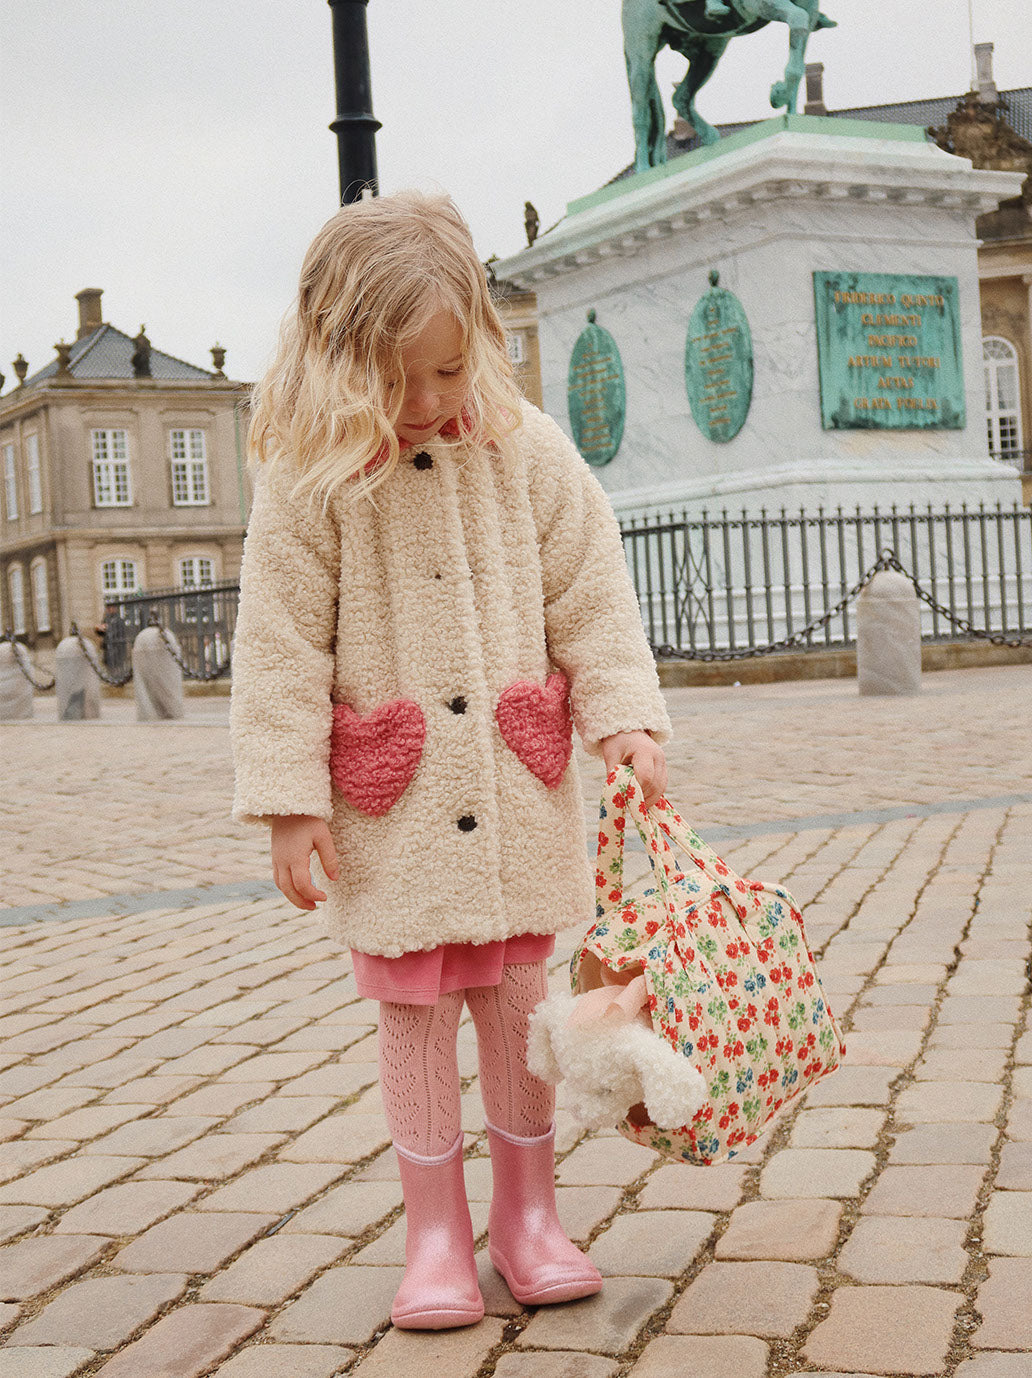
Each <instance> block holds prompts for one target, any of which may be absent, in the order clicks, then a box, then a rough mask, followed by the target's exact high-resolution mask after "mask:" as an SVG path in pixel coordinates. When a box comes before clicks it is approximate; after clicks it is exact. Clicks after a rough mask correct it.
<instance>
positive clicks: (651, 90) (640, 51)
mask: <svg viewBox="0 0 1032 1378" xmlns="http://www.w3.org/2000/svg"><path fill="white" fill-rule="evenodd" d="M662 27H663V23H662V19H661V17H660V13H659V6H658V4H657V3H656V0H623V34H624V61H625V62H626V64H627V84H628V86H629V87H630V90H631V116H632V120H633V123H634V170H635V172H644V171H645V170H646V169H647V168H650V167H657V166H658V165H659V164H660V163H665V162H666V118H665V116H664V114H663V100H662V97H661V96H660V94H659V87H658V86H657V85H656V71H655V63H656V54H657V53H658V52H659V50H660V48H661V47H662V43H661V41H660V30H661V29H662Z"/></svg>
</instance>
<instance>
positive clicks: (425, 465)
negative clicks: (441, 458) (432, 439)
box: [412, 450, 434, 469]
mask: <svg viewBox="0 0 1032 1378" xmlns="http://www.w3.org/2000/svg"><path fill="white" fill-rule="evenodd" d="M412 463H413V465H414V466H415V467H416V468H417V469H432V468H433V467H434V461H433V459H432V458H431V457H430V455H428V454H427V452H426V451H425V450H421V451H420V452H419V454H418V455H416V457H415V459H414V460H413V461H412Z"/></svg>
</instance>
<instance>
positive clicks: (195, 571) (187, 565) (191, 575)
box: [179, 555, 215, 589]
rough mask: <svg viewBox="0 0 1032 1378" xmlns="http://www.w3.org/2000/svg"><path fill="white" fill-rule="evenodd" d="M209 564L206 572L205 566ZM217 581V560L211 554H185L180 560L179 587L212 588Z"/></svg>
mask: <svg viewBox="0 0 1032 1378" xmlns="http://www.w3.org/2000/svg"><path fill="white" fill-rule="evenodd" d="M205 565H207V566H208V572H207V574H205V572H204V568H203V567H204V566H205ZM214 583H215V561H214V560H213V559H212V557H211V556H210V555H184V556H183V558H182V559H181V560H180V561H179V587H180V588H181V589H204V588H211V587H212V585H213V584H214Z"/></svg>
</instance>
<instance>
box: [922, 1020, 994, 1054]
mask: <svg viewBox="0 0 1032 1378" xmlns="http://www.w3.org/2000/svg"><path fill="white" fill-rule="evenodd" d="M1013 1039H1014V1025H1013V1024H989V1023H986V1024H937V1025H936V1026H935V1028H934V1029H933V1030H932V1033H931V1037H930V1038H929V1040H928V1046H929V1047H930V1048H962V1049H968V1048H1009V1047H1010V1045H1011V1043H1012V1042H1013Z"/></svg>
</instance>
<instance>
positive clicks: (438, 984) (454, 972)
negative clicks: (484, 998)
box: [351, 933, 555, 1005]
mask: <svg viewBox="0 0 1032 1378" xmlns="http://www.w3.org/2000/svg"><path fill="white" fill-rule="evenodd" d="M554 951H555V934H554V933H521V934H519V935H518V936H517V937H515V938H499V939H498V941H497V942H493V943H445V944H444V945H443V946H442V947H435V948H434V949H433V951H431V952H403V953H402V955H401V956H400V957H376V956H373V955H372V954H371V953H369V952H356V951H355V949H354V948H352V949H351V960H352V961H353V962H354V966H355V985H356V986H357V988H358V993H359V995H362V996H365V998H366V999H367V1000H391V1001H393V1002H394V1003H395V1004H398V1005H436V1004H437V1001H438V999H439V998H440V997H441V996H442V995H447V994H448V993H449V991H453V990H466V989H467V987H469V986H497V985H498V983H499V981H500V980H501V979H502V967H503V966H511V965H512V964H513V963H515V962H543V961H545V960H546V959H547V958H548V957H551V955H552V953H553V952H554Z"/></svg>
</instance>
